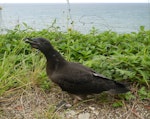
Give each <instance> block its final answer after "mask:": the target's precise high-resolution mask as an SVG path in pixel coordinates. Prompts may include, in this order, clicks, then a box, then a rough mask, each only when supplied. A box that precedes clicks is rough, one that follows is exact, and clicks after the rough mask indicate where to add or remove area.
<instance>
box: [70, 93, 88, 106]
mask: <svg viewBox="0 0 150 119" xmlns="http://www.w3.org/2000/svg"><path fill="white" fill-rule="evenodd" d="M70 95H71V97H72V98H73V104H76V103H77V102H78V101H81V100H83V99H84V98H85V97H86V95H74V94H70Z"/></svg>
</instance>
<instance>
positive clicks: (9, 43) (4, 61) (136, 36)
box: [0, 25, 150, 117]
mask: <svg viewBox="0 0 150 119" xmlns="http://www.w3.org/2000/svg"><path fill="white" fill-rule="evenodd" d="M26 27H27V26H26ZM26 37H45V38H47V39H49V40H50V42H51V43H52V44H53V46H54V47H55V48H56V49H57V50H58V51H59V52H60V53H61V54H62V55H63V56H64V57H65V58H66V59H67V60H68V61H74V62H80V63H82V64H84V65H86V66H88V67H91V68H92V69H94V70H96V71H97V72H99V73H101V74H103V75H104V76H106V77H109V78H111V79H113V80H117V81H123V82H127V83H128V84H130V86H131V92H129V93H127V94H125V95H120V96H119V99H120V100H119V101H117V102H113V104H112V107H120V106H123V105H124V103H123V102H122V100H126V101H131V100H134V99H138V100H141V101H144V100H148V101H149V99H150V30H145V29H144V27H142V26H141V27H140V29H139V32H138V33H135V32H133V33H124V34H119V33H116V32H112V31H106V32H103V33H97V31H96V30H95V29H92V30H91V32H90V33H89V34H82V33H80V32H77V31H72V30H71V29H69V30H68V32H60V31H58V29H43V30H41V31H34V30H32V29H31V28H29V27H28V28H26V29H25V30H21V29H20V26H19V25H18V26H16V28H15V29H13V30H9V31H8V32H7V33H6V34H1V35H0V97H1V98H0V104H2V103H3V102H7V101H10V100H11V99H12V97H13V95H16V93H17V94H18V96H19V94H22V93H20V91H21V92H26V91H28V90H30V91H31V90H33V89H34V88H35V87H36V88H39V89H40V90H42V91H43V92H44V93H47V92H48V94H49V93H52V92H51V90H52V89H53V88H55V85H54V84H53V83H51V81H49V80H48V78H47V76H46V73H45V58H44V56H43V55H42V54H41V53H40V52H39V51H37V50H35V49H31V47H30V46H29V45H27V44H25V43H24V41H23V39H24V38H26ZM56 87H57V86H56ZM56 89H57V88H56ZM18 91H19V93H18ZM55 92H56V93H57V91H55ZM27 94H28V93H27ZM102 100H105V99H104V98H103V99H102V97H101V101H102ZM17 108H19V109H20V108H21V107H17ZM3 113H4V112H3V109H2V110H0V115H1V114H2V115H3ZM43 113H44V114H46V117H47V114H48V112H43ZM53 116H54V115H53Z"/></svg>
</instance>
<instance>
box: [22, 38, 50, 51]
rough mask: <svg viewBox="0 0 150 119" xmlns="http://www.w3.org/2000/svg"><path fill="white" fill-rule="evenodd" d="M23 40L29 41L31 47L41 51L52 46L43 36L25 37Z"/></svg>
mask: <svg viewBox="0 0 150 119" xmlns="http://www.w3.org/2000/svg"><path fill="white" fill-rule="evenodd" d="M24 41H25V42H26V43H29V44H30V45H31V47H33V48H36V49H39V50H40V51H41V52H43V53H44V52H46V51H47V50H49V49H51V48H53V47H52V46H51V44H50V42H49V41H48V40H46V39H45V38H25V39H24Z"/></svg>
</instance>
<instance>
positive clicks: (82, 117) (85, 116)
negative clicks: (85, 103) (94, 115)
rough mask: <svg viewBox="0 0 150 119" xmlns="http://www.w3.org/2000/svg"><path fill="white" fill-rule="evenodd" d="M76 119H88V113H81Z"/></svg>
mask: <svg viewBox="0 0 150 119" xmlns="http://www.w3.org/2000/svg"><path fill="white" fill-rule="evenodd" d="M78 119H90V113H88V112H86V113H81V114H79V115H78Z"/></svg>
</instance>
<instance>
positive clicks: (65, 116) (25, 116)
mask: <svg viewBox="0 0 150 119" xmlns="http://www.w3.org/2000/svg"><path fill="white" fill-rule="evenodd" d="M62 100H65V101H66V102H67V103H68V104H70V107H69V108H64V107H63V106H62V107H59V108H56V105H57V104H58V103H60V102H61V101H62ZM114 100H115V99H113V98H112V99H109V101H108V102H102V101H101V100H100V99H96V98H91V99H87V100H83V101H80V102H79V103H77V104H75V105H73V103H72V99H71V98H70V96H69V95H68V94H66V93H65V94H63V96H62V91H61V90H59V89H58V88H52V89H51V91H50V92H49V93H45V92H44V91H42V90H41V89H40V88H34V89H32V88H30V89H20V90H16V91H12V92H7V94H5V96H3V97H0V119H150V102H148V101H138V100H134V101H130V102H129V101H128V102H125V101H123V103H124V106H123V107H118V108H114V107H112V103H113V101H114Z"/></svg>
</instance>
